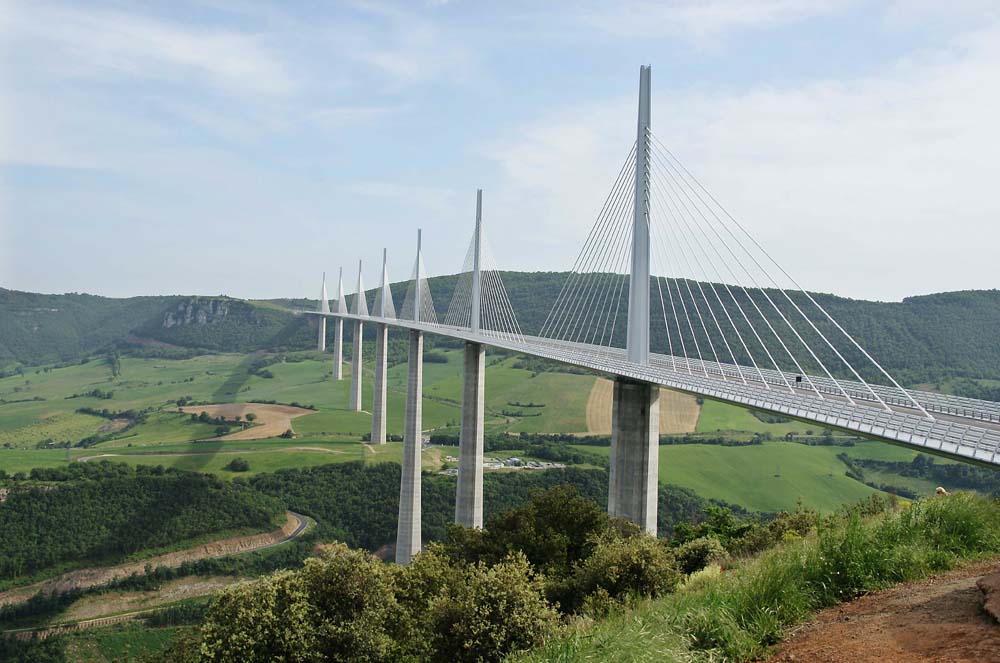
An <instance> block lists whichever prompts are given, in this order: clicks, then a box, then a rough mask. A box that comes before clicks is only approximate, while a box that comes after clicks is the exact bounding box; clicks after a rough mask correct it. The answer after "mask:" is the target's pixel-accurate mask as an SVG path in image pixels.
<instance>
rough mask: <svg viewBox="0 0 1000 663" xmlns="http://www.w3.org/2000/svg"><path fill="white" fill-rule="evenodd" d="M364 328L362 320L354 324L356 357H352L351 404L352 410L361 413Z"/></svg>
mask: <svg viewBox="0 0 1000 663" xmlns="http://www.w3.org/2000/svg"><path fill="white" fill-rule="evenodd" d="M363 336H364V326H363V325H362V324H361V321H360V320H357V321H356V322H355V323H354V355H353V356H352V357H351V404H350V409H352V410H354V411H355V412H361V363H362V361H361V360H362V357H361V340H362V337H363Z"/></svg>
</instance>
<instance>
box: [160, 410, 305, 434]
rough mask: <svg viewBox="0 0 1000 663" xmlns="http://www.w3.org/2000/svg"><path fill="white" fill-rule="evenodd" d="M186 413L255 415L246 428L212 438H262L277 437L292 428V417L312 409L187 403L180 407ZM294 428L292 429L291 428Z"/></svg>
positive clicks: (212, 415)
mask: <svg viewBox="0 0 1000 663" xmlns="http://www.w3.org/2000/svg"><path fill="white" fill-rule="evenodd" d="M180 410H181V412H184V413H186V414H201V413H202V412H207V413H208V415H209V416H210V417H223V418H225V419H234V418H236V417H237V416H239V417H242V418H243V419H246V416H247V415H248V414H253V415H254V416H256V417H257V420H256V421H255V422H254V423H255V424H257V425H255V426H251V427H250V428H247V429H246V430H241V431H237V432H235V433H230V434H229V435H224V436H222V437H213V438H211V439H213V440H223V441H229V440H262V439H264V438H268V437H277V436H279V435H281V434H282V433H284V432H285V431H286V430H288V429H290V428H292V419H295V418H296V417H301V416H303V415H306V414H313V413H314V411H313V410H307V409H305V408H302V407H292V406H291V405H270V404H267V403H223V404H221V405H189V406H187V407H182V408H180ZM293 430H294V429H293Z"/></svg>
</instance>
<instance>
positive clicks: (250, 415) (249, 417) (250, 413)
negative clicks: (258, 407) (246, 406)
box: [247, 412, 257, 423]
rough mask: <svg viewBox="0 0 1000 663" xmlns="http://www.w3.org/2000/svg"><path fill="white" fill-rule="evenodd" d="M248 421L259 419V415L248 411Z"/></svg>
mask: <svg viewBox="0 0 1000 663" xmlns="http://www.w3.org/2000/svg"><path fill="white" fill-rule="evenodd" d="M247 421H249V422H250V423H253V422H255V421H257V415H256V414H254V413H253V412H247Z"/></svg>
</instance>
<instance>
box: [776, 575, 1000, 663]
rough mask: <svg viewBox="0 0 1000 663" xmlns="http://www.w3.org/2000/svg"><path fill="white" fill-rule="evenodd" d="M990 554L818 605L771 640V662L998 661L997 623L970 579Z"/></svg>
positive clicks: (999, 639) (999, 635)
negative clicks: (781, 637) (782, 637)
mask: <svg viewBox="0 0 1000 663" xmlns="http://www.w3.org/2000/svg"><path fill="white" fill-rule="evenodd" d="M996 572H1000V563H998V562H997V561H996V560H994V561H992V562H987V563H981V564H975V565H972V566H967V567H964V568H960V569H955V570H953V571H949V572H947V573H943V574H940V575H937V576H934V577H931V578H927V579H925V580H920V581H917V582H910V583H905V584H903V585H899V586H898V587H894V588H892V589H888V590H885V591H882V592H877V593H874V594H870V595H868V596H865V597H862V598H860V599H858V600H856V601H853V602H851V603H845V604H843V605H839V606H835V607H832V608H829V609H827V610H824V611H822V612H820V613H819V615H817V617H816V619H815V620H814V621H813V622H811V623H809V624H806V625H804V626H802V627H801V628H799V629H798V630H797V631H796V632H795V633H794V634H793V635H792V636H790V637H789V638H788V639H787V640H786V641H785V642H784V643H782V644H781V645H779V646H778V648H777V650H776V654H775V656H773V657H772V658H770V659H769V661H774V662H781V663H785V662H791V661H795V663H887V662H889V661H892V662H893V663H937V662H939V661H949V662H951V663H997V662H1000V624H998V623H997V622H996V621H995V620H994V619H993V618H992V617H991V616H989V615H988V614H986V613H985V612H984V611H983V610H982V603H983V594H982V592H981V591H980V590H979V589H978V588H977V587H976V581H977V580H979V579H980V578H982V577H983V576H984V575H987V574H990V573H996Z"/></svg>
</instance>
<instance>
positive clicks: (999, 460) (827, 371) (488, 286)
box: [302, 67, 1000, 563]
mask: <svg viewBox="0 0 1000 663" xmlns="http://www.w3.org/2000/svg"><path fill="white" fill-rule="evenodd" d="M650 111H651V108H650V69H649V67H642V69H641V70H640V91H639V113H638V126H637V132H636V141H635V143H634V144H633V145H632V146H631V147H630V149H629V150H628V153H627V155H626V157H625V158H624V160H623V163H622V165H621V168H620V169H619V171H618V175H617V177H616V178H615V180H614V182H613V184H612V186H611V191H610V193H609V194H608V195H607V198H606V199H605V202H604V205H603V206H602V208H601V209H600V211H599V212H598V215H597V219H596V221H595V222H594V224H593V225H592V227H591V229H590V232H589V234H588V235H587V237H586V238H585V240H584V243H583V246H582V248H581V250H580V252H579V254H578V256H577V258H576V261H575V263H574V264H573V266H572V269H571V270H570V272H569V276H568V278H567V280H566V282H565V284H564V285H563V287H562V289H561V291H560V292H559V295H558V297H557V298H556V300H555V303H554V304H553V306H552V308H551V310H550V311H549V313H548V316H547V317H546V319H545V321H544V323H543V324H542V325H541V328H540V329H532V330H523V329H522V327H521V325H520V324H519V322H518V317H517V311H516V310H515V307H514V306H513V304H512V303H511V299H510V297H509V296H508V295H507V290H506V288H505V287H504V283H503V279H502V275H501V271H500V269H499V265H498V262H497V260H496V259H495V257H494V256H493V254H492V251H491V250H490V244H489V241H488V238H487V233H486V226H485V224H484V223H483V220H482V191H479V192H477V197H476V216H475V219H476V221H475V228H474V230H473V234H472V239H471V241H470V242H469V246H468V250H467V252H466V257H465V262H464V264H463V266H462V270H461V272H460V274H459V277H458V280H457V284H456V286H455V289H454V292H453V293H452V295H451V301H450V302H449V304H448V306H447V309H446V310H445V312H444V314H443V316H440V317H439V315H438V309H437V308H436V307H435V305H434V302H433V300H432V296H431V292H430V288H429V286H428V282H427V277H426V269H425V267H424V263H423V257H422V252H421V238H420V232H419V231H418V234H417V254H416V259H415V262H414V267H413V272H412V276H411V278H410V281H409V283H408V286H407V290H406V295H405V298H404V301H403V303H402V306H401V307H400V308H399V309H398V311H397V309H396V306H395V303H394V302H393V299H392V292H391V290H390V287H389V276H388V268H387V264H386V263H387V256H386V254H385V252H383V256H382V270H381V274H380V278H381V281H380V284H379V288H378V290H377V296H376V298H375V302H374V306H373V307H372V308H369V307H368V302H367V300H366V296H365V289H364V285H363V282H362V274H361V271H362V265H361V264H360V263H359V266H358V279H357V287H356V289H355V295H354V297H353V299H352V301H350V305H349V302H348V298H347V297H346V296H345V294H344V282H343V270H341V274H340V279H339V285H338V291H337V298H336V304H335V306H334V307H333V308H331V307H330V303H329V299H328V295H327V291H326V282H325V278H324V283H323V289H322V293H321V299H320V306H319V310H318V311H303V312H302V313H304V314H308V315H311V316H316V317H317V319H318V323H319V324H318V326H319V342H318V344H319V349H320V350H324V349H325V343H326V321H327V319H328V318H331V319H332V321H333V324H334V325H335V329H334V377H335V379H342V377H343V369H342V359H343V353H342V344H343V325H344V322H345V321H347V322H348V323H349V324H352V325H353V326H354V331H353V338H354V352H353V354H352V369H353V370H352V371H351V390H350V394H351V397H350V407H351V409H354V410H361V409H362V403H361V380H362V371H361V361H362V344H361V339H362V333H363V327H364V325H365V324H371V325H374V327H375V338H376V342H375V355H376V356H375V373H374V382H375V385H374V386H375V390H374V399H373V403H372V442H373V443H384V442H385V439H386V366H387V365H386V347H387V333H388V328H389V327H399V328H403V329H407V330H409V337H410V351H409V377H408V382H407V398H406V417H405V426H404V462H403V477H402V485H401V488H400V522H399V534H398V540H397V561H400V562H401V563H406V562H407V561H409V559H410V557H411V555H412V554H414V553H415V552H417V551H419V549H420V545H421V537H420V442H421V402H422V391H423V387H422V367H421V364H422V356H423V334H425V333H433V334H439V335H443V336H448V337H451V338H455V339H460V340H463V341H465V360H464V368H465V381H464V389H463V400H462V426H461V435H460V444H459V447H460V452H459V455H460V459H459V476H458V488H457V495H456V522H458V523H460V524H463V525H467V526H470V527H479V526H481V525H482V499H483V498H482V472H483V464H482V459H483V415H484V398H483V394H484V389H485V388H486V385H485V380H484V378H485V361H484V360H485V348H486V347H487V346H490V347H495V348H502V349H505V350H511V351H515V352H519V353H523V354H528V355H533V356H536V357H541V358H545V359H551V360H555V361H559V362H563V363H567V364H572V365H575V366H581V367H585V368H588V369H592V370H594V371H599V372H603V373H607V374H609V375H612V376H614V377H615V386H614V398H613V405H612V408H613V409H612V445H611V462H610V485H609V495H608V509H609V512H610V513H611V514H612V515H615V516H620V517H624V518H628V519H630V520H633V521H634V522H636V523H638V524H640V525H642V526H643V527H644V528H645V529H646V530H647V531H650V532H653V533H655V531H656V502H657V477H658V468H657V464H658V443H659V389H660V388H668V389H675V390H678V391H683V392H686V393H689V394H694V395H696V396H700V397H705V398H711V399H715V400H719V401H722V402H726V403H732V404H735V405H739V406H743V407H748V408H754V409H757V410H762V411H766V412H771V413H775V414H779V415H782V416H786V417H791V418H795V419H799V420H802V421H806V422H809V423H815V424H819V425H822V426H824V427H828V428H835V429H839V430H842V431H847V432H850V433H854V434H857V435H861V436H865V437H869V438H872V439H877V440H882V441H886V442H891V443H894V444H899V445H903V446H908V447H911V448H915V449H919V450H921V451H927V452H931V453H936V454H940V455H943V456H948V457H951V458H958V459H962V460H966V461H973V462H978V463H983V464H988V465H993V466H1000V453H998V452H1000V403H995V402H989V401H979V400H975V399H970V398H961V397H957V396H948V395H943V394H937V393H931V392H923V391H916V390H912V389H904V388H903V387H902V386H901V385H900V384H899V383H898V382H897V381H896V380H895V379H894V378H893V377H892V375H890V374H889V372H888V371H886V370H885V369H884V368H883V367H882V365H881V364H880V363H879V362H878V361H877V359H876V358H875V357H873V356H872V355H870V354H869V353H868V352H867V351H866V350H865V349H864V348H863V347H862V345H861V344H860V343H859V342H858V341H857V340H855V338H854V337H853V336H852V335H851V333H850V332H849V331H848V330H847V329H845V327H844V326H842V325H841V324H840V323H839V322H838V321H837V320H836V319H835V318H834V317H833V316H832V315H831V314H830V313H829V312H828V311H827V309H826V308H825V307H824V306H823V305H822V303H821V301H819V300H818V298H817V297H814V296H813V295H812V294H810V293H808V292H807V291H805V290H804V289H803V288H802V287H801V286H800V285H799V284H798V282H796V281H795V279H794V278H793V277H792V276H791V275H790V274H789V273H788V272H787V271H786V270H785V269H783V268H782V267H781V265H780V264H779V263H778V262H777V261H776V260H775V259H774V258H773V257H772V255H771V254H770V253H769V252H768V251H767V250H766V249H765V248H764V247H763V246H762V245H761V244H760V243H759V242H758V241H757V240H756V239H755V238H754V236H753V235H752V234H751V233H750V232H749V230H747V228H746V227H745V226H744V225H743V224H741V223H740V222H739V221H738V220H737V219H736V218H735V217H734V216H733V215H731V214H730V213H729V212H728V211H727V210H726V209H725V208H724V207H723V206H722V205H721V204H720V203H719V202H718V201H717V200H716V198H715V197H714V196H712V194H711V193H710V192H709V191H708V189H707V188H705V187H704V186H703V185H702V184H701V182H699V181H698V180H697V179H696V178H695V177H694V176H693V175H692V174H691V173H690V172H689V171H688V170H687V169H686V168H685V167H684V166H683V164H681V162H680V161H679V160H678V159H677V158H676V157H675V156H674V154H673V153H672V152H671V151H670V150H669V148H668V147H667V145H666V144H665V143H664V142H662V141H661V140H660V139H659V138H658V137H657V136H656V134H655V133H654V132H653V130H652V127H651V112H650Z"/></svg>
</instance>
